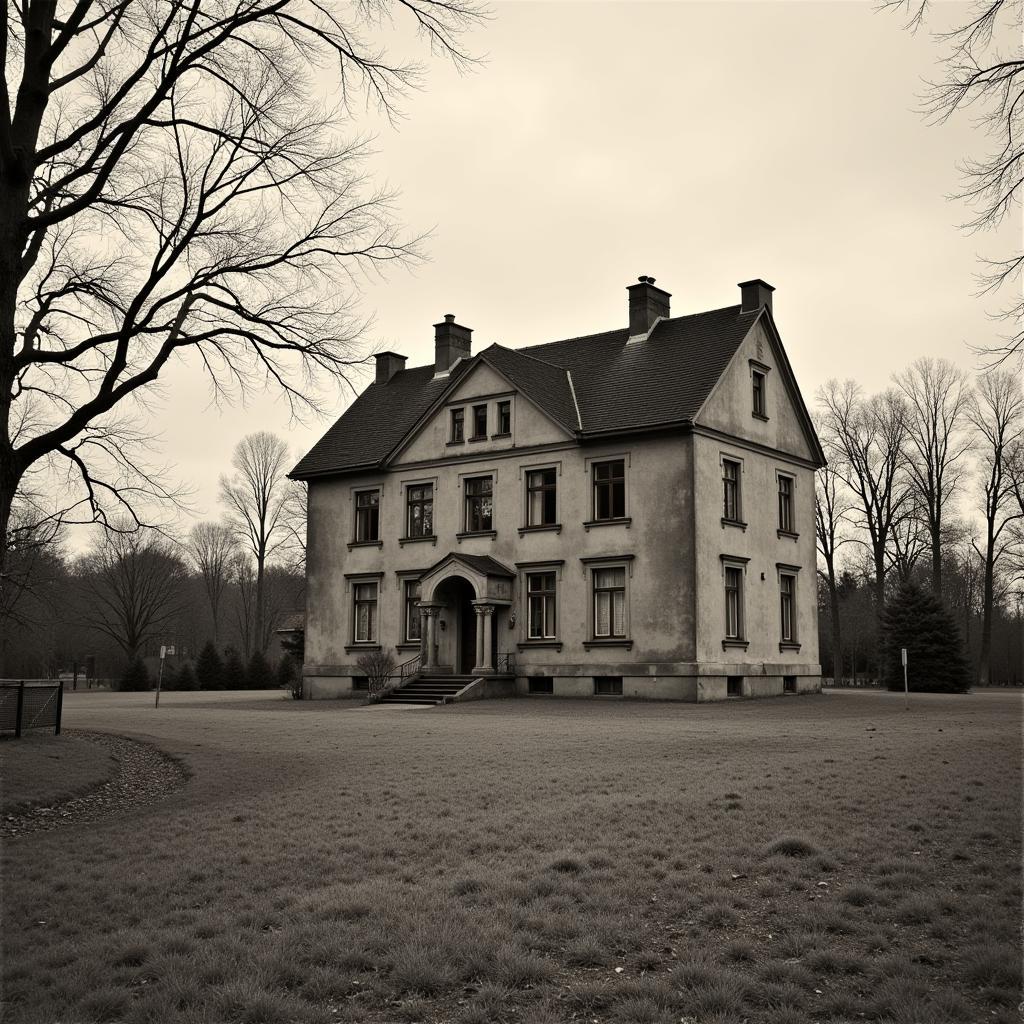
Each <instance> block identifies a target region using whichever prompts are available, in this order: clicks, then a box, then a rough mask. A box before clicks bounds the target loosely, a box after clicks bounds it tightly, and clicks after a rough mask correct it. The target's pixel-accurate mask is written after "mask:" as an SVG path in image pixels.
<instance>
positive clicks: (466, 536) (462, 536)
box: [455, 530, 498, 544]
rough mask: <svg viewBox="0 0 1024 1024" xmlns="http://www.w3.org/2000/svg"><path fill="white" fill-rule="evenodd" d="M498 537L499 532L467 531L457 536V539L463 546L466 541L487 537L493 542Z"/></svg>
mask: <svg viewBox="0 0 1024 1024" xmlns="http://www.w3.org/2000/svg"><path fill="white" fill-rule="evenodd" d="M497 536H498V531H497V530H466V531H465V532H464V533H457V534H455V539H456V540H457V541H458V542H459V543H460V544H461V543H462V542H463V541H464V540H468V539H472V538H473V537H485V538H490V539H491V540H493V539H494V538H495V537H497Z"/></svg>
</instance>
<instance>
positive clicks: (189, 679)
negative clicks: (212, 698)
mask: <svg viewBox="0 0 1024 1024" xmlns="http://www.w3.org/2000/svg"><path fill="white" fill-rule="evenodd" d="M214 653H216V652H214ZM176 683H177V687H178V689H179V690H198V689H199V679H198V678H197V677H196V674H195V672H194V671H193V669H192V664H191V662H188V661H186V662H185V664H184V665H182V666H181V669H180V670H179V671H178V678H177V679H176Z"/></svg>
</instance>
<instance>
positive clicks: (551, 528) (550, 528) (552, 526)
mask: <svg viewBox="0 0 1024 1024" xmlns="http://www.w3.org/2000/svg"><path fill="white" fill-rule="evenodd" d="M561 532H562V524H561V523H543V524H541V525H539V526H520V527H519V536H520V537H522V536H523V534H524V533H561Z"/></svg>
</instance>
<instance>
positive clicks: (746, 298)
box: [739, 277, 775, 313]
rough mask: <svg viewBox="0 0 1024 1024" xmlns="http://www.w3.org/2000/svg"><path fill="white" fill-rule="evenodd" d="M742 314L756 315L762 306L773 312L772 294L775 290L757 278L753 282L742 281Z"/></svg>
mask: <svg viewBox="0 0 1024 1024" xmlns="http://www.w3.org/2000/svg"><path fill="white" fill-rule="evenodd" d="M739 288H740V312H741V313H754V312H756V311H757V310H759V309H760V308H761V307H762V306H767V308H768V312H769V313H770V312H771V311H772V292H773V291H775V289H774V288H773V287H772V286H771V285H770V284H769V283H768V282H767V281H762V280H761V278H759V277H755V278H754V280H753V281H740V285H739Z"/></svg>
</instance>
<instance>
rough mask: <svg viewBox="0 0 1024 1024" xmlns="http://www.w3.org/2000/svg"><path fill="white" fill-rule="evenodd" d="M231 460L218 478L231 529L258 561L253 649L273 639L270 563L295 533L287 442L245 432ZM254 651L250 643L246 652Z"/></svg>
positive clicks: (260, 647) (263, 649) (268, 435)
mask: <svg viewBox="0 0 1024 1024" xmlns="http://www.w3.org/2000/svg"><path fill="white" fill-rule="evenodd" d="M231 462H232V465H233V466H234V467H235V471H234V474H233V475H232V476H231V477H228V476H222V477H221V478H220V495H221V501H223V502H224V505H225V506H226V507H227V517H228V523H229V525H230V527H231V529H232V530H233V531H234V533H235V535H236V536H237V537H238V539H239V541H240V542H241V543H242V544H244V545H245V546H246V548H248V550H249V551H251V552H252V556H253V559H254V560H255V563H256V581H255V586H256V590H255V606H254V609H253V631H252V639H253V641H254V643H255V649H258V650H260V651H261V652H265V651H266V649H267V645H268V643H269V637H267V636H266V633H267V629H266V625H267V616H266V587H265V581H266V570H267V563H268V561H269V560H270V559H271V558H273V557H274V555H275V554H277V553H278V551H280V550H281V549H282V548H283V547H284V546H285V545H286V544H288V542H289V541H290V540H291V539H292V536H293V534H292V532H291V531H290V530H289V529H288V528H287V526H286V520H287V516H286V509H285V502H286V500H287V498H288V495H289V493H290V492H291V486H290V481H289V480H288V479H287V473H288V467H289V458H288V447H287V445H285V443H284V441H282V440H281V439H280V438H279V437H275V436H274V435H273V434H271V433H268V432H267V431H265V430H262V431H259V432H258V433H255V434H247V435H246V436H245V437H244V438H242V440H241V441H239V442H238V444H237V445H236V446H235V454H234V456H233V457H232V460H231ZM251 650H252V648H248V647H247V649H246V653H247V654H248V653H251Z"/></svg>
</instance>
